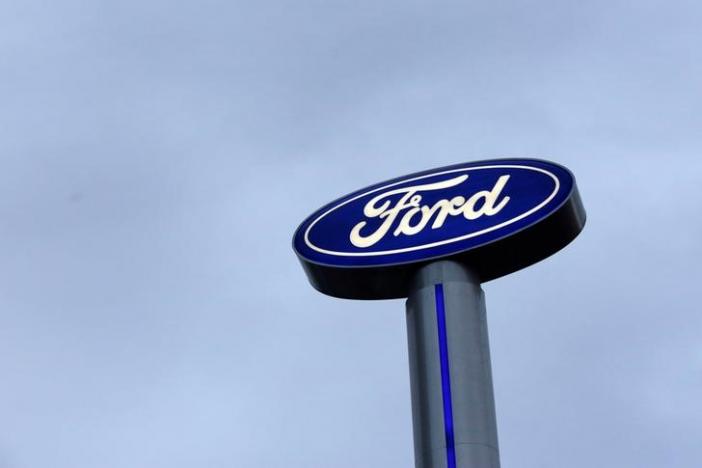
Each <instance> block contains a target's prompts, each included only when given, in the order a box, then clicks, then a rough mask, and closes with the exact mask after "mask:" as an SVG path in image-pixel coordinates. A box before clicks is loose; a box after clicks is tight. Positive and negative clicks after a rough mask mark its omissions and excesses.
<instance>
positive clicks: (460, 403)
mask: <svg viewBox="0 0 702 468" xmlns="http://www.w3.org/2000/svg"><path fill="white" fill-rule="evenodd" d="M407 341H408V345H409V362H410V383H411V390H412V415H413V426H414V456H415V460H416V466H417V468H435V467H436V468H439V467H442V468H443V467H445V468H457V467H480V468H483V467H485V468H499V466H500V460H499V453H498V446H497V424H496V422H495V398H494V396H493V390H492V372H491V366H490V346H489V345H488V333H487V322H486V316H485V299H484V295H483V291H482V289H481V288H480V282H479V279H478V278H477V277H476V276H475V275H474V274H473V273H471V272H470V271H469V270H468V269H467V268H465V267H464V266H463V265H461V264H459V263H456V262H451V261H446V260H442V261H438V262H434V263H430V264H429V265H427V266H425V267H423V268H421V269H420V270H419V271H418V272H417V275H416V278H415V280H414V282H413V284H412V292H411V293H410V295H409V298H408V299H407Z"/></svg>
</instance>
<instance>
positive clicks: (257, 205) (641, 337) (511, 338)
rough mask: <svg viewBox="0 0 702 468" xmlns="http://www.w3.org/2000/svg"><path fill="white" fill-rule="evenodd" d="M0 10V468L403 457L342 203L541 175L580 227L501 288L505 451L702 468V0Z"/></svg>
mask: <svg viewBox="0 0 702 468" xmlns="http://www.w3.org/2000/svg"><path fill="white" fill-rule="evenodd" d="M634 3H635V4H636V7H632V4H633V3H632V2H630V1H619V0H607V1H599V0H597V1H590V2H581V1H559V2H556V1H543V2H526V1H506V2H466V1H463V2H451V1H449V2H419V1H411V0H407V1H396V0H382V1H379V0H375V1H362V0H355V1H341V0H329V1H322V0H317V1H298V2H292V1H282V0H278V1H262V2H239V1H212V0H202V1H198V2H178V1H169V2H166V1H161V0H159V1H143V0H142V1H132V0H123V1H119V2H108V1H104V0H99V1H98V0H93V1H76V0H62V1H49V0H44V1H40V0H25V1H11V0H0V468H44V467H53V468H93V467H100V468H141V467H143V468H154V467H164V468H180V467H188V468H190V467H207V468H210V467H212V468H218V467H242V468H246V467H284V468H314V467H320V468H327V467H335V468H347V467H348V468H351V467H353V468H356V467H364V468H365V467H368V468H388V467H398V468H399V467H411V466H413V449H412V432H411V409H410V402H409V375H408V364H407V343H406V334H405V332H406V330H405V318H404V304H403V302H402V301H401V300H393V301H379V302H355V301H344V300H337V299H332V298H329V297H325V296H323V295H321V294H319V293H317V292H316V291H314V290H313V289H312V288H311V287H310V286H309V284H308V283H307V281H306V279H305V277H304V274H303V272H302V269H301V268H300V266H299V264H298V262H297V259H296V258H295V256H294V254H293V252H292V249H291V246H290V242H291V237H292V233H293V231H294V229H295V227H296V226H297V224H298V223H299V222H300V221H302V219H303V218H304V217H305V216H306V215H308V214H309V213H311V212H312V211H313V210H315V209H316V208H318V207H319V206H320V205H322V204H323V203H326V202H328V201H330V200H332V199H333V198H336V197H337V196H340V195H343V194H345V193H348V192H350V191H352V190H354V189H357V188H361V187H363V186H365V185H368V184H371V183H374V182H378V181H381V180H384V179H387V178H391V177H395V176H399V175H402V174H406V173H410V172H414V171H418V170H423V169H428V168H431V167H436V166H441V165H446V164H453V163H459V162H464V161H472V160H478V159H486V158H494V157H540V158H546V159H551V160H554V161H557V162H560V163H562V164H564V165H566V166H568V167H569V168H570V169H571V170H572V171H573V172H574V173H575V175H576V177H577V179H578V184H579V186H580V191H581V194H582V196H583V201H584V204H585V207H586V209H587V212H588V224H587V226H586V228H585V230H584V231H583V233H582V235H581V236H580V237H579V238H578V239H576V241H575V242H574V243H573V244H571V245H570V246H568V247H567V248H566V249H565V250H563V251H562V252H560V253H559V254H558V255H556V256H554V257H552V258H550V259H548V260H546V261H544V262H542V263H540V264H538V265H535V266H533V267H531V268H529V269H527V270H524V271H521V272H518V273H515V274H513V275H511V276H509V277H506V278H502V279H499V280H496V281H493V282H491V283H487V284H485V285H484V289H485V291H486V295H487V302H488V318H489V327H490V339H491V346H492V357H493V373H494V381H495V394H496V401H497V415H498V428H499V439H500V446H501V458H502V462H503V466H504V467H521V468H562V467H566V466H567V467H569V468H592V467H598V468H600V467H602V468H609V467H611V468H628V467H631V468H654V467H665V468H670V467H675V468H697V467H699V466H700V463H702V443H700V441H701V440H702V398H701V397H700V395H702V308H701V307H700V306H699V301H698V300H697V298H698V296H699V294H700V284H701V283H702V267H701V266H700V260H702V247H700V239H701V238H702V216H701V215H702V189H701V188H700V187H701V185H702V138H701V136H702V130H701V129H702V113H701V110H700V109H702V91H701V87H700V85H701V83H702V52H701V50H702V49H701V48H700V44H701V43H702V32H700V24H702V7H700V5H699V2H695V1H646V0H644V1H639V2H634Z"/></svg>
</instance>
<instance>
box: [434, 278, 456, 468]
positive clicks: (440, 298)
mask: <svg viewBox="0 0 702 468" xmlns="http://www.w3.org/2000/svg"><path fill="white" fill-rule="evenodd" d="M434 295H435V297H436V323H437V328H438V331H439V359H440V360H441V395H442V397H443V401H444V432H445V434H446V465H447V466H448V468H456V447H455V444H454V439H453V408H452V406H451V375H450V373H449V359H448V340H447V338H446V310H445V308H444V286H443V285H442V284H436V285H434Z"/></svg>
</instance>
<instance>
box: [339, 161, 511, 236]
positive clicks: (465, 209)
mask: <svg viewBox="0 0 702 468" xmlns="http://www.w3.org/2000/svg"><path fill="white" fill-rule="evenodd" d="M509 177H510V176H508V175H503V176H501V177H500V178H499V179H497V182H496V183H495V185H494V187H493V188H492V189H491V190H481V191H479V192H476V193H475V194H473V195H471V196H470V197H469V198H466V197H463V196H461V195H458V196H455V197H453V198H451V199H450V200H448V199H443V200H439V201H437V202H436V203H434V205H433V206H429V205H422V204H421V202H422V195H420V193H421V192H429V191H432V190H442V189H446V188H450V187H455V186H457V185H460V184H462V183H463V182H465V181H466V180H467V179H468V175H467V174H464V175H461V176H458V177H454V178H452V179H448V180H444V181H442V182H435V183H431V184H423V185H415V186H413V187H403V188H399V189H395V190H390V191H388V192H384V193H381V194H380V195H376V196H375V197H373V198H372V199H371V200H370V201H369V202H368V203H366V206H365V207H364V208H363V214H364V215H365V216H366V217H367V218H379V219H382V220H383V222H382V224H381V225H380V226H379V227H378V229H376V230H375V232H372V233H370V234H368V235H362V234H361V230H362V229H363V228H364V227H365V226H366V224H367V223H366V221H361V222H359V223H358V224H356V225H355V226H354V227H353V229H351V234H350V235H349V238H350V240H351V243H352V244H353V245H355V246H356V247H361V248H363V247H370V246H372V245H374V244H376V243H377V242H379V241H380V240H381V239H382V238H383V237H385V235H386V234H387V233H388V232H389V231H390V229H391V228H392V227H393V224H394V223H395V221H396V220H397V219H399V222H398V223H397V227H396V228H395V230H394V231H393V235H394V236H399V235H400V234H404V235H406V236H413V235H415V234H417V233H419V232H421V231H422V230H423V229H424V228H425V227H426V226H427V224H429V221H431V219H432V218H434V222H433V223H432V224H431V229H438V228H440V227H441V226H443V224H444V221H446V218H447V217H448V216H460V215H463V216H464V217H465V218H466V219H467V220H473V219H477V218H479V217H481V216H492V215H494V214H497V213H499V212H500V211H501V210H502V209H503V208H504V207H505V205H506V204H507V203H508V202H509V197H508V196H503V197H502V199H501V200H499V202H498V199H499V198H500V195H501V193H502V189H504V187H505V184H507V181H508V180H509ZM393 195H401V197H400V198H399V199H398V200H397V203H396V204H395V205H394V206H391V205H392V203H391V201H390V200H388V198H390V197H392V196H393ZM481 201H482V202H483V203H482V204H481V205H480V206H479V207H478V208H476V207H477V206H478V205H479V202H481ZM403 210H407V211H405V213H404V214H403V216H402V217H400V213H401V212H402V211H403ZM434 215H436V216H435V217H434Z"/></svg>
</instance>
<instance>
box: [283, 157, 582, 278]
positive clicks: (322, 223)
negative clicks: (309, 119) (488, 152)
mask: <svg viewBox="0 0 702 468" xmlns="http://www.w3.org/2000/svg"><path fill="white" fill-rule="evenodd" d="M573 187H574V180H573V176H572V175H571V174H570V172H569V171H568V170H567V169H565V168H563V167H562V166H559V165H557V164H553V163H550V162H546V161H539V160H531V159H503V160H493V161H481V162H477V163H466V164H459V165H456V166H450V167H444V168H439V169H435V170H432V171H426V172H422V173H416V174H411V175H408V176H405V177H401V178H399V179H394V180H390V181H387V182H383V183H381V184H377V185H374V186H371V187H368V188H366V189H363V190H359V191H357V192H355V193H352V194H349V195H347V196H345V197H343V198H341V199H339V200H337V201H335V202H333V203H330V204H329V205H327V206H325V207H323V208H321V209H320V210H318V211H317V212H315V213H314V214H313V215H312V216H310V217H309V218H307V219H306V220H305V221H304V222H303V223H302V224H301V225H300V227H299V228H298V230H297V231H296V233H295V237H294V247H295V250H296V251H297V253H298V254H299V255H300V256H301V257H303V258H305V259H306V260H309V261H312V262H315V263H320V264H327V265H334V266H349V267H354V266H366V267H368V266H380V265H393V264H401V263H408V262H419V261H424V260H428V259H434V258H439V257H446V256H450V255H454V254H456V253H460V252H464V251H467V250H472V249H477V248H479V247H481V246H483V245H486V244H489V243H491V242H493V241H495V240H498V239H501V238H504V237H506V236H509V235H511V234H513V233H516V232H518V231H520V230H522V229H524V228H526V227H529V226H531V225H533V224H535V223H537V222H539V221H540V220H542V219H544V218H546V217H548V216H549V215H550V214H551V213H553V212H554V211H555V210H556V209H558V207H559V206H561V205H562V204H563V203H564V202H565V201H566V200H567V199H568V197H569V196H570V193H571V191H572V190H573Z"/></svg>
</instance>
